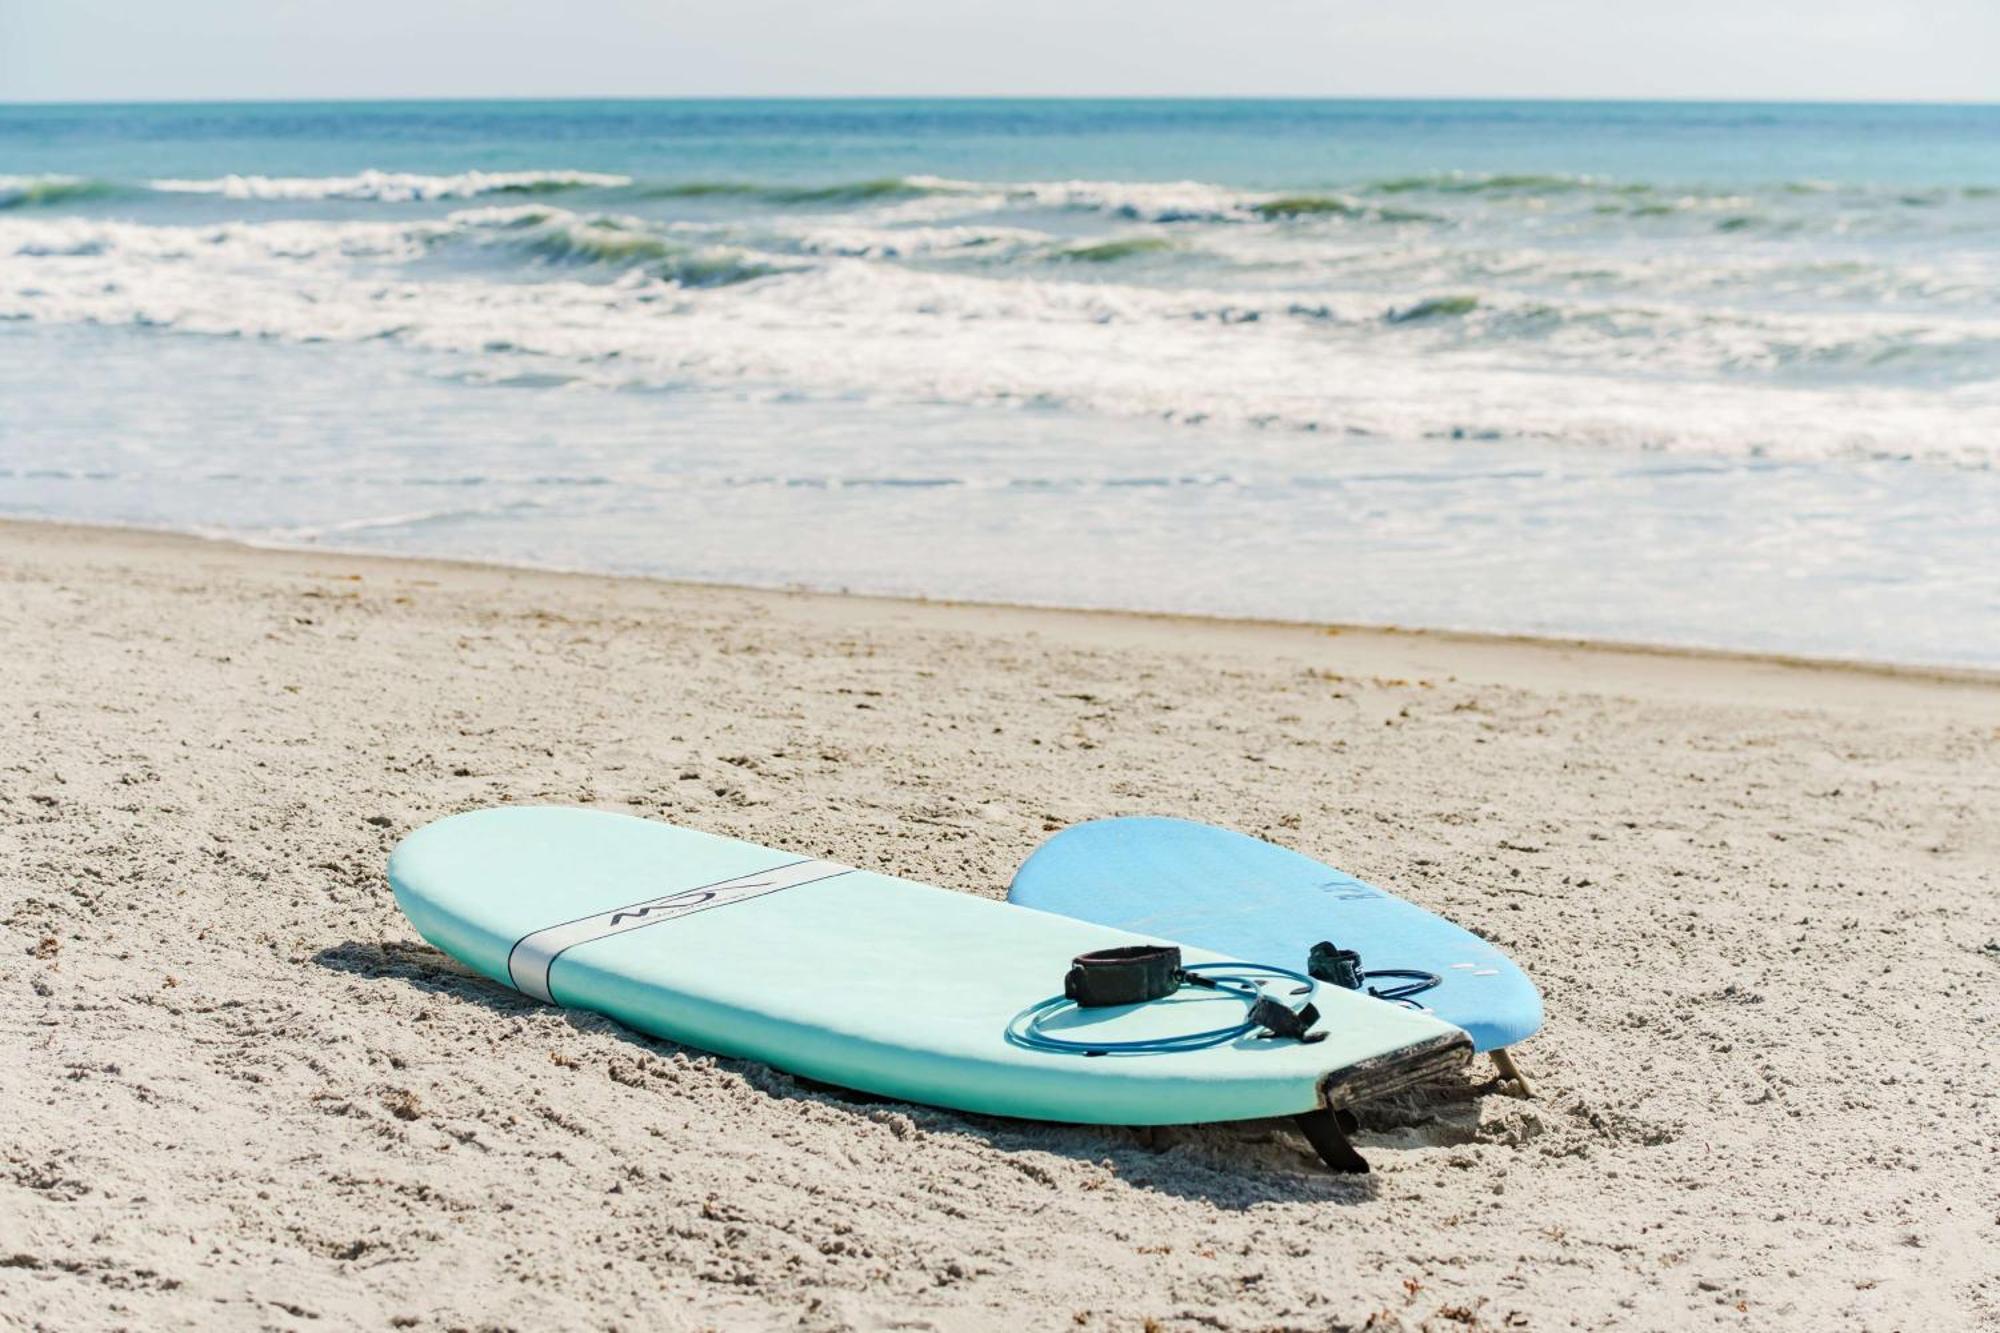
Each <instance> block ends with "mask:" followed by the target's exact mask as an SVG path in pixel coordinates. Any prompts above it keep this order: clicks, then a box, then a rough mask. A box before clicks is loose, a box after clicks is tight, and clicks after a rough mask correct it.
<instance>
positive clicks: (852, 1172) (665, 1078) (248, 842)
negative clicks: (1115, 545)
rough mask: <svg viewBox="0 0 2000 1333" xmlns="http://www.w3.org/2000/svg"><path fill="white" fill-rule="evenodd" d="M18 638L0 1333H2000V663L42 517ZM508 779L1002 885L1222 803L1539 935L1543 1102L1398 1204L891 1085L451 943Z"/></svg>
mask: <svg viewBox="0 0 2000 1333" xmlns="http://www.w3.org/2000/svg"><path fill="white" fill-rule="evenodd" d="M0 641H4V643H5V645H6V651H5V652H4V654H0V673H4V674H0V680H4V685H5V695H6V697H7V699H8V700H9V701H10V705H11V706H10V707H8V708H7V709H6V710H5V711H4V712H3V713H0V992H4V994H5V996H6V1003H5V1005H4V1006H0V1071H4V1072H3V1073H0V1090H4V1091H3V1092H0V1112H4V1123H0V1151H4V1168H0V1325H5V1326H8V1327H18V1328H37V1329H39V1328H49V1329H78V1328H100V1327H135V1328H137V1327H148V1328H160V1327H198V1328H308V1327H319V1328H334V1327H347V1326H353V1327H371V1328H381V1327H404V1328H438V1329H444V1328H468V1329H470V1328H523V1329H525V1328H542V1327H578V1328H638V1327H659V1328H695V1327H715V1328H730V1329H735V1328H763V1327H773V1328H775V1327H788V1328H791V1327H797V1328H808V1329H835V1328H850V1327H852V1328H940V1329H958V1328H974V1329H981V1328H995V1329H1002V1328H1004V1329H1009V1330H1019V1329H1034V1328H1077V1327H1081V1328H1113V1329H1142V1328H1161V1329H1183V1328H1186V1329H1194V1328H1230V1329H1236V1328H1243V1329H1265V1328H1281V1329H1353V1328H1369V1329H1374V1330H1378V1331H1380V1330H1392V1329H1420V1328H1421V1329H1442V1330H1459V1329H1480V1328H1490V1329H1515V1328H1530V1329H1535V1328H1571V1327H1574V1328H1614V1327H1615V1328H1634V1329H1644V1328H1682V1327H1707V1326H1720V1327H1726V1328H1756V1329H1769V1328H1799V1329H1808V1328H1810V1329H1826V1328H1865V1329H1881V1330H1890V1329H1912V1330H1915V1329H1946V1328H1976V1327H1993V1326H1996V1325H2000V1261H1996V1255H2000V1215H1996V1208H1995V1202H1994V1201H1995V1199H1996V1198H2000V1155H1996V1147H1997V1146H2000V1145H1996V1138H1995V1134H1996V1123H1995V1113H1996V1108H2000V1077H1996V1071H1995V1056H1996V1050H2000V1046H1996V1042H1995V1037H1994V1021H1995V1018H1996V1016H2000V986H1996V981H2000V905H1997V904H1996V878H2000V875H1997V874H1996V872H2000V764H1996V759H2000V683H1996V682H1995V681H1994V680H1992V679H1990V678H1981V677H1978V676H1974V675H1968V674H1959V675H1950V674H1942V673H1940V674H1926V673H1923V672H1919V671H1903V672H1889V671H1871V670H1866V669H1859V668H1845V667H1842V668H1833V667H1819V666H1814V665H1811V664H1800V663H1784V662H1777V661H1770V660H1758V659H1751V658H1734V657H1726V656H1701V655H1691V654H1674V653H1663V652H1650V651H1640V650H1623V649H1606V648H1590V647H1584V646H1578V645H1564V644H1550V643H1538V642H1529V641H1511V640H1491V639H1477V638H1465V637H1451V636H1439V635H1430V634H1420V633H1390V632H1377V631H1359V630H1347V631H1333V630H1326V629H1318V628H1312V627H1292V626H1277V625H1261V624H1247V623H1229V622H1221V621H1198V620H1185V619H1174V618H1168V617H1147V616H1129V615H1108V614H1097V613H1076V612H1060V611H1037V610H1018V609H1007V608H995V607H985V606H971V605H948V604H930V603H916V602H899V601H891V600H875V599H862V598H848V597H839V596H827V595H816V594H815V595H808V594H785V593H764V592H749V591H740V590H733V589H725V588H708V587H692V586H681V585H672V584H666V583H657V582H648V581H640V580H614V579H607V578H599V577H590V576H576V575H561V574H549V573H536V572H524V571H517V570H508V569H500V568H490V567H481V566H473V565H453V564H445V563H437V562H425V561H416V560H389V559H375V558H365V557H358V556H352V555H345V554H338V553H333V552H306V553H297V552H273V551H262V550H251V549H248V548H243V547H236V546H231V545H225V544H217V543H209V542H203V541H199V540H195V539H191V538H183V537H171V536H161V535H152V534H145V533H137V532H125V531H113V530H100V529H87V528H69V527H57V526H38V525H28V524H5V525H0ZM507 802H564V803H576V804H584V805H592V806H597V807H600V808H603V809H608V810H616V811H622V812H626V813H631V814H639V815H645V816H650V817H655V818H660V819H665V820H670V821H673V822H676V823H681V824H686V825H689V826H692V827H695V828H700V829H705V830H709V831H713V832H717V833H723V834H728V835H731V836H736V837H742V838H748V839H752V840H755V841H758V842H763V843H768V844H771V845H773V846H777V847H783V848H788V849H796V850H799V851H801V852H804V853H807V854H810V855H814V856H825V857H829V858H832V859H836V860H840V861H843V862H846V863H849V864H854V865H860V866H867V867H871V868H876V869H881V870H885V871H888V872H891V873H894V874H897V875H902V876H907V877H910V878H913V879H918V880H923V881H928V882H931V883H935V884H939V885H942V886H945V887H947V888H950V889H954V890H959V891H963V892H966V893H976V894H985V895H989V896H1000V895H1002V894H1004V891H1005V886H1006V884H1007V881H1008V878H1009V876H1010V875H1011V873H1012V871H1013V869H1014V868H1015V867H1016V866H1017V865H1018V864H1019V863H1020V861H1021V860H1022V859H1023V858H1024V857H1025V856H1026V855H1027V854H1028V853H1029V852H1030V851H1032V850H1033V849H1034V847H1035V846H1036V845H1037V844H1038V842H1039V841H1040V840H1041V839H1042V838H1044V837H1045V836H1047V834H1048V832H1050V831H1052V830H1055V829H1058V828H1061V827H1064V826H1066V825H1068V824H1070V823H1073V822H1076V821H1079V820H1084V819H1089V818H1095V817H1101V816H1105V815H1112V814H1120V813H1137V812H1152V813H1163V814H1175V815H1183V816H1188V817H1192V818H1198V819H1205V820H1210V821H1213V822H1217V823H1224V824H1228V825H1231V826H1234V827H1237V828H1241V829H1243V830H1245V831H1248V832H1252V833H1256V834H1259V835H1261V836H1264V837H1268V838H1271V839H1273V840H1276V841H1280V842H1283V843H1285V844H1287V845H1290V846H1294V847H1297V848H1299V849H1300V850H1303V851H1306V852H1308V853H1310V854H1312V855H1314V856H1317V857H1320V858H1322V859H1324V860H1327V861H1329V862H1331V863H1333V864H1336V865H1338V866H1340V867H1341V868H1343V869H1346V870H1349V871H1351V872H1353V873H1355V874H1357V875H1360V876H1362V877H1363V878H1366V879H1369V880H1371V881H1374V882H1376V883H1379V884H1382V885H1384V886H1385V887H1388V888H1390V889H1391V890H1393V891H1396V892H1399V893H1401V894H1403V895H1405V896H1407V897H1409V898H1411V899H1413V900H1415V901H1416V902H1418V903H1420V904H1422V905H1424V906H1426V907H1429V908H1432V909H1435V910H1437V911H1440V912H1443V913H1445V914H1447V915H1449V916H1451V917H1453V918H1454V919H1456V920H1458V921H1460V922H1462V923H1464V924H1466V925H1468V926H1470V927H1473V928H1475V929H1477V930H1478V931H1479V932H1481V933H1482V934H1484V935H1486V936H1488V937H1489V938H1491V939H1492V940H1494V941H1495V942H1496V943H1498V944H1499V945H1500V946H1501V947H1503V948H1504V949H1506V950H1508V951H1509V952H1510V953H1511V954H1512V956H1513V957H1514V958H1515V959H1516V960H1517V961H1519V962H1520V963H1521V964H1522V965H1523V966H1524V967H1525V968H1526V969H1527V970H1528V971H1529V972H1530V973H1531V974H1532V975H1533V976H1534V977H1535V978H1536V980H1537V981H1538V982H1539V984H1540V985H1541V987H1542V989H1543V992H1544V994H1545V997H1546V1002H1547V1010H1548V1024H1547V1027H1546V1029H1545V1031H1544V1032H1543V1033H1542V1034H1541V1035H1540V1036H1538V1037H1537V1038H1535V1039H1534V1040H1533V1041H1532V1042H1530V1043H1528V1044H1527V1045H1525V1046H1523V1047H1522V1048H1521V1049H1520V1051H1519V1056H1520V1059H1521V1061H1522V1063H1523V1065H1524V1067H1525V1068H1526V1069H1527V1070H1528V1072H1529V1073H1530V1074H1531V1075H1533V1076H1534V1078H1535V1079H1536V1081H1537V1082H1538V1084H1539V1090H1540V1096H1539V1098H1538V1099H1537V1100H1534V1101H1523V1100H1519V1099H1516V1098H1512V1097H1508V1096H1504V1095H1496V1094H1494V1093H1493V1092H1492V1091H1491V1090H1490V1089H1487V1088H1486V1087H1485V1086H1484V1083H1485V1080H1486V1078H1487V1076H1488V1074H1489V1072H1490V1071H1489V1070H1488V1068H1487V1066H1486V1064H1485V1062H1484V1061H1483V1060H1481V1061H1479V1062H1477V1063H1476V1065H1475V1067H1474V1068H1473V1069H1472V1070H1471V1071H1469V1072H1468V1074H1467V1075H1466V1076H1465V1077H1463V1078H1462V1079H1460V1080H1458V1081H1456V1082H1454V1083H1452V1084H1451V1085H1449V1086H1443V1087H1437V1088H1432V1089H1428V1090H1426V1091H1425V1092H1424V1093H1423V1094H1422V1095H1418V1096H1413V1097H1410V1098H1407V1099H1404V1100H1403V1101H1399V1102H1398V1103H1397V1104H1395V1105H1389V1106H1380V1107H1375V1108H1372V1109H1371V1110H1370V1111H1369V1112H1368V1113H1367V1114H1366V1115H1365V1116H1364V1132H1363V1133H1362V1134H1361V1135H1360V1136H1359V1142H1360V1145H1361V1146H1362V1148H1363V1149H1364V1150H1365V1151H1366V1152H1367V1153H1368V1154H1369V1155H1370V1157H1371V1159H1372V1160H1373V1162H1374V1164H1375V1168H1376V1170H1375V1174H1374V1175H1373V1176H1371V1177H1368V1178H1366V1179H1361V1180H1357V1179H1351V1178H1339V1177H1334V1176H1331V1175H1328V1174H1326V1173H1325V1172H1323V1171H1322V1170H1321V1169H1320V1168H1319V1167H1318V1165H1317V1163H1316V1162H1315V1161H1314V1159H1313V1158H1312V1156H1311V1154H1310V1151H1309V1150H1308V1148H1307V1147H1306V1145H1305V1143H1304V1141H1303V1140H1302V1139H1300V1138H1298V1137H1296V1136H1295V1135H1294V1134H1293V1133H1292V1132H1291V1131H1290V1130H1289V1129H1288V1128H1286V1127H1283V1126H1277V1125H1237V1126H1223V1127H1198V1128H1188V1129H1173V1130H1168V1131H1160V1132H1150V1133H1141V1132H1137V1131H1123V1130H1106V1129H1098V1128H1080V1127H1062V1126H1043V1125H1034V1124H1026V1123H1016V1122H1006V1121H996V1120H987V1119H982V1118H979V1117H974V1116H967V1115H960V1114H954V1113H949V1112H944V1111H937V1110H931V1109H927V1108H923V1107H917V1106H908V1105H900V1104H893V1103H871V1102H866V1101H860V1100H856V1099H849V1098H843V1097H840V1096H838V1095H835V1094H832V1093H830V1092H828V1091H827V1090H824V1089H819V1088H814V1087H808V1086H803V1085H801V1084H799V1083H797V1082H795V1081H794V1080H793V1079H791V1078H790V1077H788V1076H786V1075H784V1074H782V1073H777V1072H774V1071H772V1070H770V1069H768V1068H764V1067H760V1066H757V1065H753V1064H747V1063H743V1062H737V1061H729V1060H716V1059H713V1058H710V1057H707V1056H704V1055H703V1054H701V1053H700V1052H697V1051H691V1050H683V1049H676V1048H674V1047H672V1046H670V1045H668V1044H665V1043H660V1042H656V1041H651V1040H648V1039H644V1038H641V1037H638V1036H635V1035H634V1034H632V1033H630V1032H628V1031H625V1030H624V1029H622V1028H620V1027H618V1026H617V1025H615V1024H613V1023H611V1022H609V1021H606V1020H603V1019H599V1018H596V1017H593V1016H590V1015H584V1014H575V1013H567V1012H563V1011H560V1010H557V1009H554V1008H549V1007H543V1006H539V1005H537V1004H535V1003H533V1002H531V1001H529V1000H526V999H525V998H523V997H521V996H519V995H517V994H515V993H513V992H510V991H507V990H504V989H502V988H500V987H498V986H496V985H494V984H491V983H489V982H486V981H484V980H481V979H478V978H476V977H473V976H472V975H470V974H469V973H468V972H467V971H466V970H465V969H464V968H462V967H461V966H459V965H458V964H456V963H454V962H452V961H451V960H449V959H448V958H446V957H445V956H443V955H442V954H439V953H438V952H436V951H434V950H433V949H431V948H429V947H428V946H426V945H424V944H423V943H422V942H421V941H419V940H418V938H417V936H416V934H415V932H414V931H413V930H412V929H411V928H410V926H409V925H408V923H407V922H406V921H405V920H404V919H403V917H402V916H401V915H400V913H399V912H398V911H397V909H396V906H395V904H394V902H393V901H392V899H391V897H390V894H389V890H388V886H387V884H386V882H385V880H384V875H383V865H384V859H385V856H386V854H387V852H388V849H389V848H390V847H391V846H392V845H393V844H394V843H395V842H396V840H397V839H398V838H400V837H402V836H403V835H404V834H406V833H408V832H410V831H411V830H412V829H415V828H417V827H419V826H420V825H422V824H424V823H426V822H427V821H430V820H433V819H436V818H439V817H440V816H443V815H446V814H450V813H452V812H455V811H460V810H465V809H469V808H473V807H477V806H484V805H493V804H500V803H507ZM859 924H860V923H858V925H859Z"/></svg>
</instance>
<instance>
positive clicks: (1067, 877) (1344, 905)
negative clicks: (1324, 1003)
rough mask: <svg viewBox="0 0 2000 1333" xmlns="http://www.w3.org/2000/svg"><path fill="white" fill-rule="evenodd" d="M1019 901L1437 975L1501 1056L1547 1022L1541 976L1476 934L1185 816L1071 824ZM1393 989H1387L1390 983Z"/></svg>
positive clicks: (1022, 879) (1242, 945)
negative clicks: (1334, 952)
mask: <svg viewBox="0 0 2000 1333" xmlns="http://www.w3.org/2000/svg"><path fill="white" fill-rule="evenodd" d="M1007 897H1008V900H1009V901H1010V902H1015V903H1019V904H1020V905H1022V906H1024V907H1033V908H1037V909H1039V910H1041V911H1044V912H1057V913H1060V914H1062V915H1064V916H1070V917H1076V918H1078V919H1080V920H1084V921H1090V922H1093V923H1095V924H1097V925H1102V926H1111V927H1115V928H1116V929H1119V930H1125V931H1130V932H1132V933H1134V934H1137V935H1144V936H1147V937H1149V938H1157V939H1161V940H1172V941H1179V942H1180V943H1183V944H1191V945H1195V946H1197V947H1200V948H1204V949H1214V950H1216V951H1217V952H1219V953H1225V954H1228V955H1230V956H1232V957H1235V958H1245V959H1251V960H1254V961H1256V962H1261V963H1274V964H1277V965H1278V966H1281V967H1291V968H1303V967H1304V966H1305V961H1306V955H1307V952H1308V950H1310V949H1311V948H1312V946H1313V945H1314V944H1316V943H1318V942H1319V941H1322V940H1327V941H1331V942H1332V943H1334V944H1336V945H1338V946H1339V947H1340V948H1343V949H1352V950H1354V951H1356V952H1357V953H1359V954H1360V955H1361V966H1362V967H1363V968H1364V969H1367V970H1369V971H1375V970H1381V969H1409V970H1415V971H1419V972H1427V973H1432V974H1434V975H1436V977H1437V978H1438V982H1437V984H1436V985H1435V986H1432V987H1430V988H1429V989H1427V990H1424V991H1422V992H1421V993H1419V994H1417V995H1414V996H1413V997H1411V1000H1410V1003H1411V1004H1413V1005H1416V1006H1421V1007H1422V1008H1423V1009H1424V1010H1425V1011H1427V1012H1429V1013H1431V1014H1434V1015H1435V1016H1437V1017H1438V1018H1441V1019H1443V1020H1444V1021H1445V1022H1447V1023H1450V1024H1452V1025H1454V1026H1456V1027H1459V1028H1463V1029H1464V1030H1465V1032H1466V1033H1467V1034H1468V1035H1470V1036H1471V1038H1472V1042H1473V1046H1474V1048H1475V1049H1477V1050H1481V1051H1492V1052H1498V1053H1499V1054H1496V1056H1495V1062H1496V1063H1497V1064H1498V1065H1499V1067H1500V1070H1501V1072H1502V1073H1503V1074H1504V1075H1506V1076H1508V1077H1510V1078H1513V1079H1516V1080H1517V1081H1520V1082H1521V1084H1522V1089H1523V1091H1525V1090H1526V1082H1525V1080H1520V1076H1519V1071H1518V1070H1517V1069H1515V1068H1514V1067H1513V1063H1512V1061H1511V1060H1510V1059H1508V1058H1507V1057H1506V1055H1505V1048H1507V1047H1509V1046H1512V1045H1513V1044H1514V1043H1516V1042H1519V1041H1522V1040H1525V1039H1526V1038H1528V1037H1531V1036H1533V1035H1534V1034H1535V1032H1536V1031H1537V1030H1539V1029H1540V1028H1541V1026H1542V997H1541V993H1540V992H1539V991H1537V990H1536V989H1535V984H1534V983H1533V982H1532V981H1530V980H1528V978H1527V975H1526V974H1525V973H1523V972H1522V971H1521V969H1520V968H1518V967H1516V966H1515V965H1514V964H1513V962H1512V961H1510V960H1509V959H1508V958H1507V956H1506V955H1505V954H1503V953H1501V952H1500V951H1499V950H1498V949H1496V948H1494V947H1493V946H1492V945H1490V944H1488V943H1487V942H1486V941H1485V940H1482V939H1480V938H1479V937H1478V936H1477V935H1475V934H1473V933H1472V932H1471V931H1469V930H1466V929H1464V928H1463V927H1461V926H1455V925H1453V924H1452V923H1451V922H1449V921H1447V920H1445V919H1444V918H1443V917H1441V916H1438V915H1437V914H1436V913H1434V912H1427V911H1425V910H1424V909H1423V908H1421V907H1418V906H1417V905H1416V904H1414V903H1409V902H1405V901H1403V900H1402V899H1401V898H1398V897H1396V896H1395V895H1394V894H1391V893H1386V892H1384V891H1383V890H1381V889H1378V888H1376V887H1375V886H1374V885H1372V884H1365V883H1363V882H1362V881H1360V880H1358V879H1356V878H1354V876H1352V875H1347V874H1343V873H1342V872H1340V871H1338V870H1335V869H1334V868H1333V867H1331V866H1327V865H1322V864H1321V863H1320V862H1318V861H1315V860H1313V859H1312V858H1311V857H1308V856H1302V855H1300V854H1299V853H1298V852H1294V851H1291V850H1289V849H1287V848H1284V847H1279V846H1276V845H1275V844H1273V843H1268V842H1264V841H1262V840H1261V839H1258V838H1252V837H1249V836H1247V835H1245V834H1242V833H1235V832H1232V831H1231V830H1229V829H1223V828H1216V827H1214V826H1212V825H1208V824H1198V823H1194V822H1192V821H1190V820H1185V819H1160V818H1151V817H1139V818H1127V819H1102V820H1095V821H1093V822H1091V823H1087V824H1078V825H1076V826H1075V827H1073V828H1069V829H1065V830H1063V831H1062V832H1061V833H1058V834H1056V835H1055V836H1054V837H1053V838H1050V839H1049V840H1048V841H1047V842H1046V843H1044V844H1042V846H1041V848H1040V849H1039V850H1037V851H1036V852H1035V853H1034V855H1032V856H1030V857H1029V858H1028V859H1027V861H1026V862H1025V863H1023V864H1022V866H1021V869H1020V870H1019V872H1017V873H1016V874H1015V876H1014V883H1013V885H1012V886H1011V887H1010V888H1009V889H1008V891H1007ZM1385 988H1386V987H1385Z"/></svg>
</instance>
